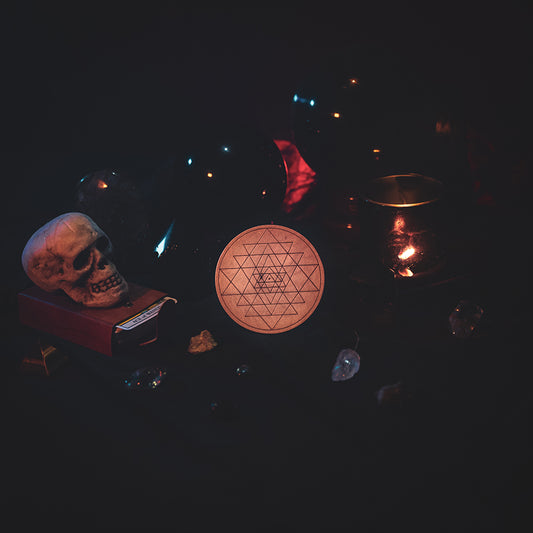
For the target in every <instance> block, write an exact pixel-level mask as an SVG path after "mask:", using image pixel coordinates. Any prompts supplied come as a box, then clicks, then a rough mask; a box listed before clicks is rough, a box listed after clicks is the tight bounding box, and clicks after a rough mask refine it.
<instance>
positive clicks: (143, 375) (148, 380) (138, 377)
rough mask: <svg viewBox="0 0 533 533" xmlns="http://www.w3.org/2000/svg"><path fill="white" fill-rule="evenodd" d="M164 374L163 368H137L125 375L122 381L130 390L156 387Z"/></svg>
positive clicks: (165, 372)
mask: <svg viewBox="0 0 533 533" xmlns="http://www.w3.org/2000/svg"><path fill="white" fill-rule="evenodd" d="M166 375H167V371H166V370H165V369H164V368H139V369H137V370H135V372H132V373H131V374H130V375H129V376H128V377H126V378H125V379H124V380H123V383H124V386H125V387H126V388H127V389H130V390H150V389H157V387H159V385H160V384H161V381H163V379H164V378H165V376H166Z"/></svg>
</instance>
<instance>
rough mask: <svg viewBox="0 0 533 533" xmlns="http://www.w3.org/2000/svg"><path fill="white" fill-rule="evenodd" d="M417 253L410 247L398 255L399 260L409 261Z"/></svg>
mask: <svg viewBox="0 0 533 533" xmlns="http://www.w3.org/2000/svg"><path fill="white" fill-rule="evenodd" d="M415 252H416V250H415V249H414V248H413V247H412V246H409V247H407V248H405V249H404V250H402V251H401V252H400V253H399V254H398V259H401V260H402V261H404V260H405V259H409V258H410V257H411V256H412V255H413V254H414V253H415Z"/></svg>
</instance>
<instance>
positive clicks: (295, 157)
mask: <svg viewBox="0 0 533 533" xmlns="http://www.w3.org/2000/svg"><path fill="white" fill-rule="evenodd" d="M274 142H275V143H276V145H277V147H278V148H279V150H280V152H281V155H282V157H283V160H284V161H285V166H286V168H287V191H286V192H285V198H284V199H283V206H282V207H283V210H284V211H285V212H286V213H290V212H291V211H293V210H294V209H295V208H296V206H297V205H298V204H299V203H300V202H301V201H302V199H303V198H304V197H305V196H306V194H308V193H309V191H310V190H311V189H312V188H313V186H314V185H315V183H316V172H315V171H314V170H313V169H312V168H311V167H310V166H309V165H308V164H307V163H306V162H305V160H304V158H303V157H302V156H301V154H300V152H299V151H298V148H296V146H295V145H294V144H293V143H292V142H291V141H287V140H285V139H274Z"/></svg>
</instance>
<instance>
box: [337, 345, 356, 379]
mask: <svg viewBox="0 0 533 533" xmlns="http://www.w3.org/2000/svg"><path fill="white" fill-rule="evenodd" d="M360 362H361V359H360V357H359V354H358V353H357V352H356V351H355V350H352V349H351V348H344V349H343V350H341V351H340V352H339V355H338V356H337V359H336V361H335V364H334V365H333V368H332V370H331V380H332V381H346V380H347V379H351V378H353V377H354V376H355V374H357V372H359V365H360Z"/></svg>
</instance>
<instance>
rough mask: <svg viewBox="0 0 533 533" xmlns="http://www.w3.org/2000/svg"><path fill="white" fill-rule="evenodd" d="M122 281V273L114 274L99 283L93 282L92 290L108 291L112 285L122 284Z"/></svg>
mask: <svg viewBox="0 0 533 533" xmlns="http://www.w3.org/2000/svg"><path fill="white" fill-rule="evenodd" d="M121 283H122V278H121V277H120V274H118V273H117V274H113V275H112V276H109V277H108V278H106V279H104V280H102V281H100V282H98V283H92V284H91V291H92V292H106V291H108V290H109V289H111V288H112V287H116V286H117V285H120V284H121Z"/></svg>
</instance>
